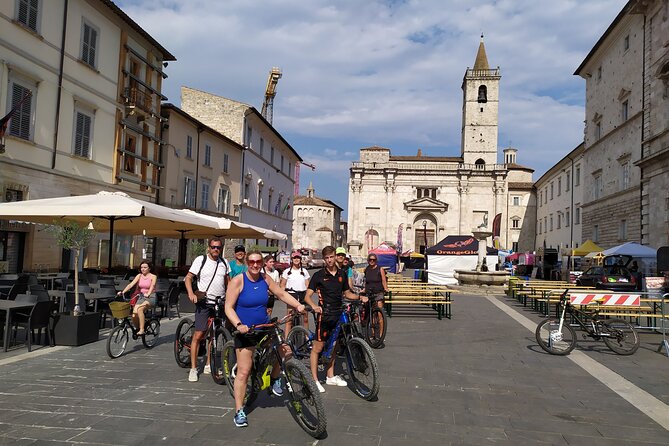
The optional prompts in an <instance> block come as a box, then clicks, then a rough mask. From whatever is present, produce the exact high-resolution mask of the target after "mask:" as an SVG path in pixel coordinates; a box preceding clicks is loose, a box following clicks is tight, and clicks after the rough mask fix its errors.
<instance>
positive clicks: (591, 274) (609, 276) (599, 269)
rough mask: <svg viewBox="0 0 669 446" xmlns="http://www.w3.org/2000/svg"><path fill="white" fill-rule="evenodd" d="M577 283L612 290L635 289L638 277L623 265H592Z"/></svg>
mask: <svg viewBox="0 0 669 446" xmlns="http://www.w3.org/2000/svg"><path fill="white" fill-rule="evenodd" d="M576 284H577V285H583V286H594V287H595V288H598V289H602V290H611V291H634V290H636V288H637V284H636V279H635V278H634V276H633V275H632V274H631V273H630V271H629V270H628V269H627V268H625V267H624V266H622V265H605V266H593V267H590V268H588V269H587V270H586V271H585V272H583V274H581V275H580V276H579V277H578V279H576Z"/></svg>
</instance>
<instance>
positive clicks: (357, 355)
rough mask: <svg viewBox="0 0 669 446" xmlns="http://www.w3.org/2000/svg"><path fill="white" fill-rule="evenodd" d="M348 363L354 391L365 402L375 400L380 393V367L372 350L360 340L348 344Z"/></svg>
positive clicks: (354, 339)
mask: <svg viewBox="0 0 669 446" xmlns="http://www.w3.org/2000/svg"><path fill="white" fill-rule="evenodd" d="M346 359H347V361H346V363H347V366H348V374H349V376H350V378H351V383H352V384H353V391H354V392H355V394H356V395H358V396H359V397H360V398H362V399H363V400H367V401H370V400H373V399H374V398H376V396H377V395H378V393H379V366H378V365H377V364H376V358H375V357H374V353H373V352H372V349H371V348H370V347H369V345H367V343H366V342H365V341H363V340H362V339H360V338H351V339H349V340H348V341H347V342H346Z"/></svg>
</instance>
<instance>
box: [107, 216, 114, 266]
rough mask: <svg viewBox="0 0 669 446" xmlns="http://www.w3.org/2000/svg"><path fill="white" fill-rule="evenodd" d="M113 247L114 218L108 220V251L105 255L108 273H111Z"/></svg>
mask: <svg viewBox="0 0 669 446" xmlns="http://www.w3.org/2000/svg"><path fill="white" fill-rule="evenodd" d="M113 247H114V217H112V218H110V219H109V249H108V251H109V252H108V253H107V268H108V270H109V271H108V272H110V271H111V267H112V248H113Z"/></svg>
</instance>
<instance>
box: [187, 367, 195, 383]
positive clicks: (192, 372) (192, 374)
mask: <svg viewBox="0 0 669 446" xmlns="http://www.w3.org/2000/svg"><path fill="white" fill-rule="evenodd" d="M188 381H190V382H192V383H196V382H197V369H190V372H188Z"/></svg>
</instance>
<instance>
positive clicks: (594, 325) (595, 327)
mask: <svg viewBox="0 0 669 446" xmlns="http://www.w3.org/2000/svg"><path fill="white" fill-rule="evenodd" d="M567 291H569V290H567ZM567 291H565V292H564V293H563V294H562V297H561V298H560V304H561V305H562V307H563V308H562V315H561V316H560V326H559V330H560V332H561V331H562V326H563V325H564V323H565V316H566V314H567V313H569V315H570V316H571V317H572V318H573V319H574V320H575V321H576V322H577V323H578V325H579V326H580V327H581V329H582V330H583V331H585V332H586V333H587V334H588V336H590V337H592V338H595V339H598V338H600V337H605V336H606V337H611V334H610V333H602V331H601V330H600V329H599V324H598V322H599V311H598V310H594V311H592V312H586V311H583V310H579V309H578V308H576V307H574V306H573V305H572V304H571V302H569V301H568V300H567ZM581 318H582V319H581ZM588 320H590V321H591V322H590V325H591V326H588V324H587V322H588Z"/></svg>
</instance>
